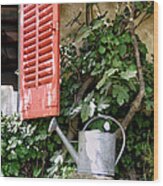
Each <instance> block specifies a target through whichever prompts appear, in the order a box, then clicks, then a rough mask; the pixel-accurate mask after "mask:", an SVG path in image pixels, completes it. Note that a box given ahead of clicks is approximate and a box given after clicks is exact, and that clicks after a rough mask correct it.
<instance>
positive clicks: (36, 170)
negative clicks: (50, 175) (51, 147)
mask: <svg viewBox="0 0 163 186" xmlns="http://www.w3.org/2000/svg"><path fill="white" fill-rule="evenodd" d="M41 170H42V168H34V171H33V176H34V177H35V178H37V177H38V176H39V175H40V173H41Z"/></svg>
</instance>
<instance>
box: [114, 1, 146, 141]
mask: <svg viewBox="0 0 163 186" xmlns="http://www.w3.org/2000/svg"><path fill="white" fill-rule="evenodd" d="M128 9H129V11H130V20H129V29H130V33H131V36H132V40H133V47H134V52H135V58H136V65H137V72H138V78H139V83H140V88H139V92H138V94H137V96H136V97H135V99H134V100H133V102H132V104H131V107H130V109H129V111H128V113H127V114H126V116H125V118H124V119H123V121H122V126H123V128H124V129H125V130H126V129H127V127H128V125H129V124H130V122H131V121H132V119H133V117H134V116H135V114H136V112H137V111H139V108H140V106H141V102H142V99H143V97H144V94H145V82H144V76H143V69H142V64H141V59H140V53H139V46H138V40H137V37H136V34H135V24H134V4H133V3H128ZM116 136H117V138H121V133H120V131H119V130H117V131H116Z"/></svg>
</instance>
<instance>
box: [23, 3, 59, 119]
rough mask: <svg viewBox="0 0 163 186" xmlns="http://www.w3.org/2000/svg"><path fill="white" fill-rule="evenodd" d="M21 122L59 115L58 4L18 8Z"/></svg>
mask: <svg viewBox="0 0 163 186" xmlns="http://www.w3.org/2000/svg"><path fill="white" fill-rule="evenodd" d="M20 43H21V44H20V56H21V61H20V98H21V115H22V119H30V118H38V117H47V116H57V115H59V110H60V109H59V89H60V88H59V5H58V4H23V5H21V7H20Z"/></svg>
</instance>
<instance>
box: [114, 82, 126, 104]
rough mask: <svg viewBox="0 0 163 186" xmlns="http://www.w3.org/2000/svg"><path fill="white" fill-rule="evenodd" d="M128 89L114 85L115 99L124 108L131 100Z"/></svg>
mask: <svg viewBox="0 0 163 186" xmlns="http://www.w3.org/2000/svg"><path fill="white" fill-rule="evenodd" d="M128 91H129V90H128V88H127V87H124V86H121V85H114V86H113V90H112V95H113V97H115V98H117V103H118V104H119V105H120V106H122V105H123V104H124V103H125V102H128V100H129V94H128Z"/></svg>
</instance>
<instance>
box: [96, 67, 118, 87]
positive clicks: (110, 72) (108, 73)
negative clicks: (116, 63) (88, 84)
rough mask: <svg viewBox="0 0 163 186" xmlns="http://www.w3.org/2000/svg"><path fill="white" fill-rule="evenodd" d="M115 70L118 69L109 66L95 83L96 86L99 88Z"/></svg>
mask: <svg viewBox="0 0 163 186" xmlns="http://www.w3.org/2000/svg"><path fill="white" fill-rule="evenodd" d="M117 71H118V69H117V68H111V69H109V70H108V71H106V72H105V74H104V75H103V77H102V79H101V80H100V81H99V82H98V83H97V85H96V88H97V89H100V88H101V87H102V86H103V85H104V84H105V82H106V80H107V78H108V77H110V76H112V75H113V74H114V73H115V72H117Z"/></svg>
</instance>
